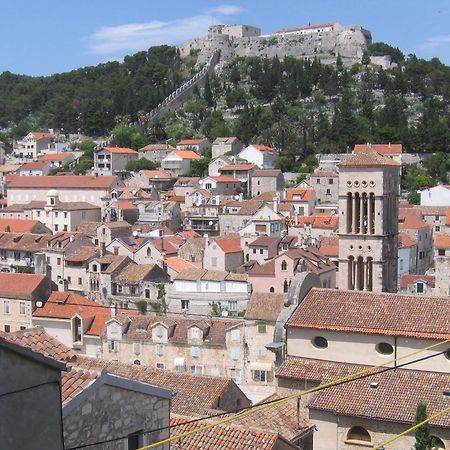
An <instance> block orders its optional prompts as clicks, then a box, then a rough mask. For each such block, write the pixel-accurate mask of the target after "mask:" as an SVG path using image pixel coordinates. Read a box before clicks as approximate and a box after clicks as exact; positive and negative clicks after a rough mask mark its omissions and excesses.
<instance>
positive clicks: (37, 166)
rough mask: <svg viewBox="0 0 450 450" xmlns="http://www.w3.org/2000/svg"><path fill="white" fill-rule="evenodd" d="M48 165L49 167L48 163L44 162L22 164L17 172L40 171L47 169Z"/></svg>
mask: <svg viewBox="0 0 450 450" xmlns="http://www.w3.org/2000/svg"><path fill="white" fill-rule="evenodd" d="M48 165H49V163H48V162H45V161H41V162H39V161H37V162H30V163H26V164H22V165H21V166H20V169H19V171H21V170H42V169H44V168H45V167H47V166H48Z"/></svg>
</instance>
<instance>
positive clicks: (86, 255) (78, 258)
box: [65, 245, 99, 262]
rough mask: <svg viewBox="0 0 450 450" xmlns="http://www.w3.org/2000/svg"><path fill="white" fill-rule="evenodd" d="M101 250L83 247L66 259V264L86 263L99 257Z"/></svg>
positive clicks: (93, 247)
mask: <svg viewBox="0 0 450 450" xmlns="http://www.w3.org/2000/svg"><path fill="white" fill-rule="evenodd" d="M98 254H99V250H98V248H97V247H95V246H94V245H92V246H82V247H80V248H79V249H78V250H77V251H76V252H74V253H71V254H70V255H69V256H66V257H65V261H66V262H85V261H89V260H90V259H92V258H95V257H96V256H98Z"/></svg>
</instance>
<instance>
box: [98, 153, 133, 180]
mask: <svg viewBox="0 0 450 450" xmlns="http://www.w3.org/2000/svg"><path fill="white" fill-rule="evenodd" d="M137 159H138V152H137V151H136V150H133V149H131V148H122V147H102V148H99V149H98V150H96V151H95V152H94V169H93V173H95V174H98V175H100V176H103V175H114V174H115V173H116V172H118V171H121V170H125V168H126V166H127V164H128V163H129V162H131V161H135V160H137Z"/></svg>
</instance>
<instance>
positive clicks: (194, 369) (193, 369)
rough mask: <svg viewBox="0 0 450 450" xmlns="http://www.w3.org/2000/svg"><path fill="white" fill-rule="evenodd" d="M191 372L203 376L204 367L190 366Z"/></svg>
mask: <svg viewBox="0 0 450 450" xmlns="http://www.w3.org/2000/svg"><path fill="white" fill-rule="evenodd" d="M189 372H191V373H198V374H200V375H201V374H202V373H203V366H198V365H194V366H190V367H189Z"/></svg>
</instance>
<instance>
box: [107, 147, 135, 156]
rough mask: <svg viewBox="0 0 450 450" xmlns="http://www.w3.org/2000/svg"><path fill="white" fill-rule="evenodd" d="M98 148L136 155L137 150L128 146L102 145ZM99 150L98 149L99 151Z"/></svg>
mask: <svg viewBox="0 0 450 450" xmlns="http://www.w3.org/2000/svg"><path fill="white" fill-rule="evenodd" d="M100 150H107V151H108V152H110V153H117V154H127V155H137V153H138V152H137V151H136V150H133V149H132V148H128V147H102V148H101V149H100ZM100 150H99V151H100Z"/></svg>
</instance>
